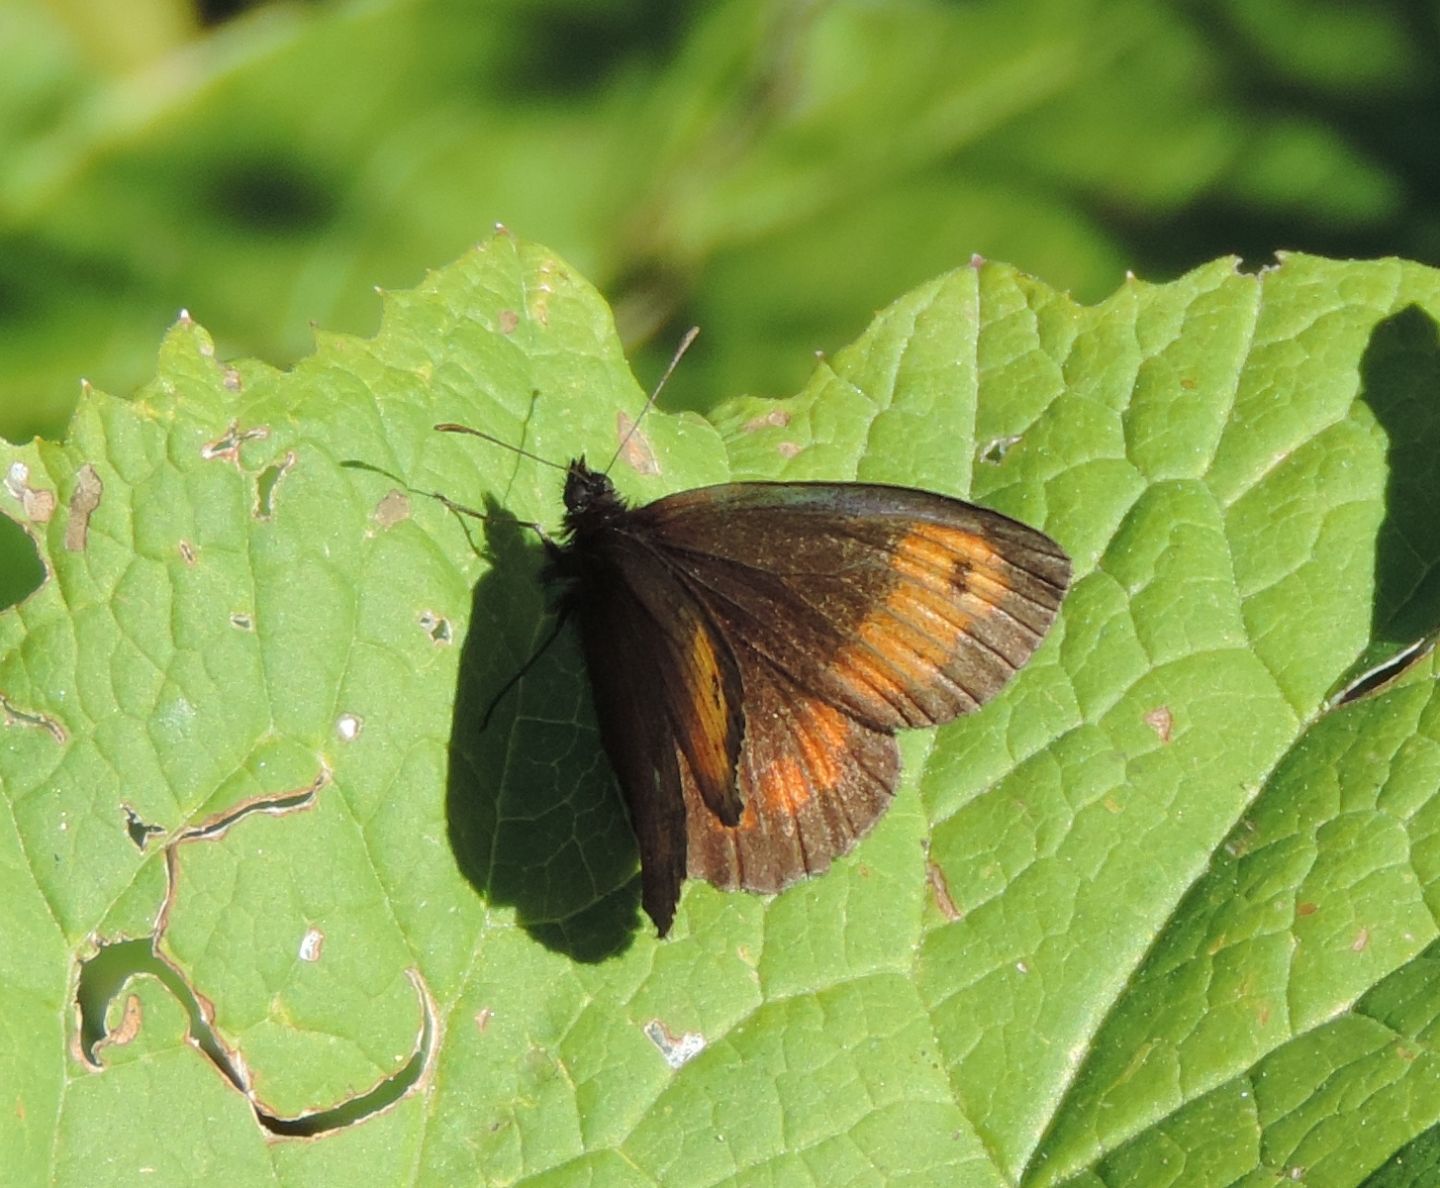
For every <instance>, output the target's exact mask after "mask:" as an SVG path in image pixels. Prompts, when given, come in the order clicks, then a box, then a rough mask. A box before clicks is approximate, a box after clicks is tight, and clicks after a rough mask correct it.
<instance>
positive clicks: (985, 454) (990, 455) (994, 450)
mask: <svg viewBox="0 0 1440 1188" xmlns="http://www.w3.org/2000/svg"><path fill="white" fill-rule="evenodd" d="M1019 440H1020V435H1019V434H1018V433H1012V434H1010V435H1009V436H1007V437H997V438H995V439H994V440H993V441H990V442H987V443H986V444H985V445H984V446H982V447H981V449H980V461H982V462H988V463H989V464H990V465H991V466H999V465H1000V463H1001V462H1003V461H1005V455H1006V454H1008V453H1009V452H1010V447H1011V446H1013V445H1014V444H1015V443H1016V442H1018V441H1019Z"/></svg>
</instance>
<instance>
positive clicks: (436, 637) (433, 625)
mask: <svg viewBox="0 0 1440 1188" xmlns="http://www.w3.org/2000/svg"><path fill="white" fill-rule="evenodd" d="M420 626H421V627H423V628H425V630H426V632H427V633H428V634H429V636H430V638H431V640H433V641H434V642H435V643H437V644H448V643H449V642H450V639H451V635H452V632H451V630H450V620H449V619H447V618H445V617H444V616H442V615H437V614H436V613H435V612H434V611H428V610H427V611H425V612H424V613H423V614H421V616H420Z"/></svg>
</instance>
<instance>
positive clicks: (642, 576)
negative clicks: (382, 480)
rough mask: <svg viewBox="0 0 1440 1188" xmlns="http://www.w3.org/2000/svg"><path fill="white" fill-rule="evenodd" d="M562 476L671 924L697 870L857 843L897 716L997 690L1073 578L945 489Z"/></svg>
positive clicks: (627, 782)
mask: <svg viewBox="0 0 1440 1188" xmlns="http://www.w3.org/2000/svg"><path fill="white" fill-rule="evenodd" d="M695 334H696V331H694V330H692V331H690V333H689V334H688V335H687V336H686V337H685V339H684V340H683V341H682V343H681V345H680V347H679V349H678V350H677V352H676V354H675V357H674V359H672V360H671V363H670V367H669V368H668V369H667V370H666V372H665V375H664V376H662V377H661V380H660V384H659V385H657V387H656V389H655V391H654V392H652V393H651V396H650V399H649V401H647V403H646V406H645V408H646V410H648V409H649V408H650V407H652V406H653V404H654V402H655V398H656V396H657V395H658V394H659V391H660V388H661V387H662V386H663V385H664V383H665V380H666V379H667V378H668V377H669V375H670V374H671V372H672V371H673V370H674V368H675V365H676V363H677V362H678V361H679V359H680V357H681V355H683V354H684V352H685V349H686V348H687V347H688V346H689V344H690V343H691V342H692V341H693V340H694V336H695ZM642 415H643V414H642ZM637 423H638V421H637V422H632V425H631V428H630V431H629V434H627V436H626V439H625V441H622V443H621V448H620V449H619V450H617V451H616V454H615V457H616V459H618V458H619V457H620V456H621V453H622V452H623V451H624V449H625V446H626V443H627V442H628V441H629V440H630V435H633V433H634V431H635V428H634V427H635V424H637ZM436 428H437V429H440V430H445V431H450V432H460V433H469V434H472V435H474V436H476V437H481V438H484V439H485V440H487V441H490V442H492V443H494V444H496V445H500V446H503V447H504V448H506V449H509V450H512V451H514V452H516V453H519V454H521V455H523V456H525V457H528V458H531V459H532V460H534V461H537V462H541V463H545V464H546V465H551V466H554V465H556V464H555V463H553V462H549V461H548V460H546V459H544V458H539V457H537V456H536V455H534V454H531V453H529V452H528V451H526V450H523V449H518V448H517V447H515V446H513V445H510V444H508V443H506V442H504V441H501V440H499V439H497V438H495V437H492V436H491V435H490V434H488V433H484V432H481V431H479V430H476V429H471V428H468V427H466V426H463V425H456V424H453V423H446V424H443V425H437V426H436ZM612 465H613V462H612ZM563 469H564V470H565V487H564V505H565V514H564V519H563V531H562V532H561V535H560V539H559V541H558V542H557V541H552V540H550V539H549V538H548V537H543V539H544V540H545V544H546V546H547V548H548V549H549V551H550V563H549V565H548V567H547V569H546V578H547V580H548V581H550V582H553V583H556V584H557V585H558V586H559V588H560V591H561V593H560V598H559V605H558V610H559V613H560V622H561V623H564V622H565V621H567V620H573V621H574V622H576V623H577V624H578V627H579V632H580V642H581V648H582V651H583V653H584V657H585V666H586V669H587V672H588V674H589V678H590V686H591V692H592V695H593V700H594V704H595V714H596V719H597V722H598V725H599V728H600V741H601V744H602V746H603V747H604V749H605V752H606V754H607V756H608V757H609V759H610V764H611V766H612V767H613V768H614V771H615V775H616V778H617V780H618V782H619V785H620V790H621V793H622V794H623V796H624V799H625V804H626V807H627V809H628V810H629V815H630V823H631V826H632V828H633V829H634V832H635V837H636V840H637V842H638V844H639V850H640V899H641V905H642V906H643V907H644V909H645V912H646V914H647V915H649V917H650V919H651V920H652V921H653V922H654V924H655V927H656V928H657V929H658V931H659V934H660V936H662V937H663V936H665V935H666V934H667V933H668V932H669V931H670V926H671V924H672V923H673V921H674V918H675V909H676V906H677V904H678V903H679V900H680V890H681V886H682V885H683V883H684V881H685V880H686V879H687V878H695V879H705V880H706V881H707V882H710V883H712V884H714V885H715V886H717V887H720V888H722V889H725V890H735V889H740V888H743V889H745V890H747V891H755V892H776V891H780V890H782V889H783V888H785V887H786V886H788V885H790V884H791V883H794V882H796V881H797V880H799V879H803V878H805V877H807V876H809V875H813V874H819V873H820V872H822V871H824V870H826V869H827V868H828V867H829V866H830V864H831V862H832V861H833V860H834V859H835V858H837V857H839V856H840V855H843V854H845V853H847V852H849V850H850V849H852V848H853V847H854V845H855V843H856V842H857V841H858V840H859V839H860V838H861V837H863V836H864V835H865V834H866V833H867V832H869V830H870V828H871V827H872V826H873V825H874V824H875V822H876V821H878V820H879V819H880V816H881V815H882V814H883V813H884V812H885V809H886V808H887V807H888V806H889V804H890V801H891V799H892V797H893V796H894V794H895V785H896V783H897V781H898V780H899V776H900V753H899V748H898V746H897V745H896V742H895V732H896V731H897V730H901V729H909V728H916V727H924V726H935V725H939V724H940V723H942V722H947V721H949V720H950V719H952V718H955V717H958V716H959V715H961V714H965V713H969V712H971V711H972V710H975V709H978V708H979V707H980V706H982V705H984V704H985V702H987V701H989V700H990V699H991V698H992V697H994V696H995V694H996V693H998V692H999V691H1000V690H1001V689H1002V688H1003V687H1004V686H1005V684H1006V683H1007V682H1008V681H1009V680H1010V678H1011V677H1012V676H1014V675H1015V673H1016V672H1018V671H1019V670H1020V668H1021V667H1022V666H1023V665H1024V664H1025V663H1026V662H1027V661H1028V660H1029V659H1030V656H1031V655H1032V654H1033V653H1034V651H1035V649H1036V648H1038V647H1039V646H1040V643H1041V641H1042V640H1044V638H1045V635H1046V633H1047V632H1048V631H1049V629H1050V625H1051V623H1053V622H1054V619H1055V615H1056V613H1057V612H1058V610H1059V608H1060V603H1061V601H1062V599H1063V598H1064V596H1065V591H1066V589H1067V588H1068V586H1069V583H1070V559H1069V558H1068V557H1067V556H1066V554H1065V552H1064V550H1062V549H1061V548H1060V546H1059V545H1057V544H1056V543H1055V542H1054V541H1053V540H1051V539H1050V538H1049V537H1048V536H1046V535H1045V534H1044V533H1043V532H1039V531H1037V530H1036V529H1034V528H1030V527H1027V526H1026V525H1024V524H1022V523H1020V522H1019V521H1017V520H1012V519H1011V518H1009V517H1008V516H1005V515H1002V514H1000V513H999V512H995V511H990V510H987V509H986V508H982V507H977V506H975V505H973V504H970V503H966V502H964V501H962V500H960V499H954V498H951V497H949V496H945V495H940V494H936V493H934V492H931V491H923V490H917V489H914V488H910V487H900V486H887V485H883V484H876V483H849V482H834V483H824V482H740V483H725V484H721V485H719V486H712V487H700V488H696V489H694V490H690V491H681V492H679V493H677V494H673V495H666V496H664V497H663V498H660V499H657V500H655V501H654V502H653V503H647V504H644V505H643V506H639V507H632V506H630V505H628V504H627V503H626V502H625V501H624V500H623V499H622V498H621V496H620V494H619V492H618V491H617V490H616V489H615V485H614V483H613V482H611V480H610V478H609V476H608V468H607V471H597V470H593V469H591V467H590V466H588V465H587V464H586V461H585V458H584V457H583V456H582V457H580V458H577V459H575V460H574V461H572V462H571V463H570V464H569V466H568V467H564V468H563ZM441 498H444V497H443V496H442V497H441ZM445 502H446V503H447V504H449V505H450V506H451V507H452V508H455V509H456V510H459V511H465V512H467V514H471V515H478V514H479V513H475V512H469V511H468V509H464V508H461V507H459V505H456V504H454V503H453V502H452V501H450V500H449V499H445ZM512 685H513V681H512ZM510 687H511V686H510V685H507V686H506V688H507V689H508V688H510ZM492 708H493V706H492Z"/></svg>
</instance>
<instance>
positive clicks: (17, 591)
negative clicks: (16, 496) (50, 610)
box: [0, 516, 45, 611]
mask: <svg viewBox="0 0 1440 1188" xmlns="http://www.w3.org/2000/svg"><path fill="white" fill-rule="evenodd" d="M44 584H45V564H44V562H42V561H41V560H40V550H39V549H37V548H36V547H35V541H34V539H33V538H32V537H31V535H30V534H29V533H28V532H26V531H25V529H23V528H22V527H20V525H19V524H17V523H16V522H15V521H14V520H12V519H11V518H10V517H9V516H0V611H4V610H9V609H10V608H11V607H12V606H15V605H16V604H17V603H21V602H24V601H25V599H27V598H29V597H30V595H32V594H33V593H35V591H36V590H38V589H39V588H40V587H41V586H42V585H44Z"/></svg>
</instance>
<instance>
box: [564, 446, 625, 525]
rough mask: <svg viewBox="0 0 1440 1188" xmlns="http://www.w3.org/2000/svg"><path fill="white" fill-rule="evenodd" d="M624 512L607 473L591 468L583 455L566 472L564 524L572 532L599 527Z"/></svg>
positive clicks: (623, 507)
mask: <svg viewBox="0 0 1440 1188" xmlns="http://www.w3.org/2000/svg"><path fill="white" fill-rule="evenodd" d="M624 514H625V503H624V501H623V500H622V499H621V498H620V496H619V495H618V494H617V493H616V491H615V484H614V483H612V482H611V481H610V478H609V476H608V475H606V474H602V473H601V472H600V471H598V470H591V469H590V467H589V466H588V465H586V462H585V459H584V457H579V458H576V459H575V460H574V461H573V462H571V463H570V465H569V466H568V467H567V468H566V471H565V527H566V528H568V529H569V530H570V531H571V532H577V531H579V532H583V531H585V530H586V529H587V528H600V527H603V526H605V525H606V524H608V523H610V522H612V521H614V520H617V519H619V518H620V517H622V516H623V515H624Z"/></svg>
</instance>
